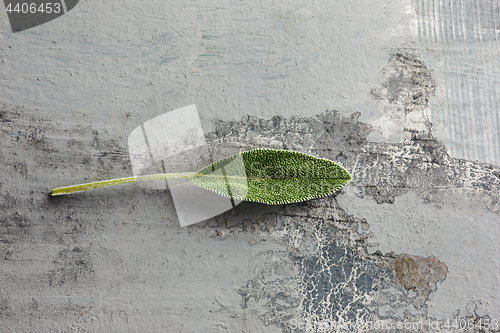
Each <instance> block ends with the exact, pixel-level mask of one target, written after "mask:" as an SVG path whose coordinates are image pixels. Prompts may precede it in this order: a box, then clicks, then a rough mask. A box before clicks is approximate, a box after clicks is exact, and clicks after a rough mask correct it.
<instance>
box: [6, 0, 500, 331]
mask: <svg viewBox="0 0 500 333" xmlns="http://www.w3.org/2000/svg"><path fill="white" fill-rule="evenodd" d="M0 18H1V20H0V38H1V41H0V87H1V89H0V102H2V104H1V111H0V112H1V113H0V121H1V123H0V125H1V130H2V131H1V141H0V142H1V145H2V148H1V154H0V165H1V167H2V168H1V171H0V175H1V178H0V191H1V193H0V206H1V208H2V210H1V211H0V223H1V225H0V239H1V243H0V252H1V256H0V257H1V259H0V260H1V261H0V275H1V276H0V281H1V282H0V287H1V288H0V330H3V331H6V332H7V331H26V332H51V331H56V330H61V331H64V332H66V331H78V330H81V331H116V332H122V331H137V330H151V331H162V332H200V331H201V332H221V331H222V332H282V331H287V332H288V331H291V330H290V325H287V323H290V320H291V319H296V320H299V321H300V320H302V321H307V320H317V318H320V317H321V315H323V318H326V319H331V320H338V319H339V318H340V317H342V318H348V317H349V316H350V312H349V311H350V310H345V308H344V309H336V308H335V306H334V305H333V304H334V300H332V299H330V298H328V297H326V296H324V298H321V297H323V296H321V293H319V292H318V294H317V295H316V296H311V295H310V294H308V293H307V292H305V290H307V288H306V287H305V286H306V285H307V283H310V281H309V280H307V279H306V278H304V276H306V275H304V273H303V272H302V271H301V269H303V271H304V272H306V271H307V268H308V267H316V268H317V267H323V268H324V267H333V266H335V265H336V264H333V266H330V261H329V260H332V261H333V262H336V261H337V259H342V260H340V262H342V263H345V264H344V266H339V267H343V268H342V269H343V271H346V270H347V268H346V267H351V268H352V267H355V268H356V267H357V268H356V269H354V270H353V271H352V272H354V271H356V270H357V271H359V272H361V271H363V272H364V271H366V272H370V274H368V275H366V276H365V275H362V274H361V275H356V274H355V273H352V274H351V275H349V274H345V275H342V274H340V273H338V272H337V273H335V272H334V271H328V270H327V271H328V272H330V273H328V274H326V275H321V273H317V274H319V275H317V279H316V278H315V279H312V280H311V281H314V282H311V283H313V284H314V285H315V286H316V287H317V286H319V285H321V284H322V283H323V282H324V281H327V282H328V283H331V284H328V283H327V285H328V286H330V287H325V288H326V289H325V290H327V291H328V290H330V291H332V294H331V295H340V294H342V293H343V292H346V291H339V290H336V289H335V288H340V287H338V286H343V285H342V283H341V282H342V281H344V280H342V278H341V277H345V278H346V281H347V280H349V281H351V282H349V283H354V285H355V286H357V287H352V286H350V285H349V283H347V282H346V285H345V286H343V287H342V288H344V289H345V290H354V291H353V293H354V295H358V296H359V295H363V297H361V298H360V299H361V300H360V301H359V302H360V303H359V304H361V305H359V304H358V303H357V302H358V301H356V300H355V298H356V297H354V299H353V300H351V301H349V302H350V303H349V302H348V304H351V305H353V304H357V305H356V306H359V307H360V308H359V309H361V310H360V311H361V312H363V313H365V314H366V316H368V317H369V318H372V319H373V318H375V319H377V318H378V319H386V320H393V321H394V322H395V323H396V322H403V321H404V320H428V319H439V320H443V321H444V320H446V319H450V318H469V319H470V318H473V319H474V320H479V318H483V319H484V318H485V316H489V318H490V319H496V320H500V312H499V309H500V298H499V297H500V290H499V275H498V272H499V271H500V270H499V269H500V255H499V251H498V249H499V239H500V231H499V230H500V229H499V228H498V224H499V222H500V218H499V216H498V214H499V212H500V209H499V201H498V195H497V193H499V192H498V190H499V180H498V165H500V140H499V134H498V129H499V127H500V121H499V113H500V111H499V110H498V108H497V101H498V99H499V97H500V96H498V90H499V89H500V88H497V85H498V69H497V59H498V44H499V42H498V33H499V31H500V30H499V29H500V27H499V24H500V11H499V6H498V4H497V3H496V2H495V1H479V0H478V1H473V0H471V1H425V2H424V1H413V2H411V1H383V2H374V1H368V0H366V1H358V2H356V3H352V2H350V1H333V2H332V1H302V0H297V1H281V2H279V3H266V2H264V3H262V2H246V3H244V2H237V3H235V2H226V1H219V0H218V1H213V2H210V3H208V2H206V1H188V2H182V3H178V2H166V1H150V2H148V3H147V4H143V3H138V2H133V1H110V2H97V1H89V0H87V1H85V0H82V1H80V2H79V4H78V5H77V6H76V7H75V8H74V9H73V10H71V12H68V13H67V14H65V15H63V16H62V17H60V18H58V19H56V20H53V21H51V22H48V23H46V24H44V25H41V26H38V27H35V28H32V29H29V30H26V31H23V32H20V33H16V34H13V33H12V32H11V30H10V27H9V22H8V18H7V16H6V14H5V13H4V12H3V13H1V16H0ZM398 55H399V56H398ZM422 96H423V97H422ZM190 104H196V106H197V108H198V111H199V113H200V117H201V121H202V125H203V128H204V130H205V133H207V140H208V141H214V142H216V141H219V140H229V141H236V142H239V143H244V144H246V145H247V146H248V147H257V146H268V147H273V148H281V149H294V150H299V151H304V152H309V153H314V154H316V155H320V156H324V157H328V158H331V159H336V160H337V161H338V162H339V163H344V164H345V165H346V167H347V168H348V170H349V171H351V173H352V174H353V176H354V181H353V183H352V184H351V185H349V186H348V187H346V189H345V190H344V191H343V192H342V193H340V194H338V195H337V196H334V197H330V198H329V199H325V200H320V201H318V202H316V203H315V202H313V203H307V204H305V205H298V206H297V205H291V206H290V207H282V206H277V207H265V206H262V205H252V204H250V205H243V206H240V208H239V209H237V210H236V211H235V212H229V213H227V214H226V215H224V216H223V217H217V218H214V219H212V220H211V221H208V222H205V223H202V224H201V225H199V226H192V227H188V228H180V227H179V225H178V221H177V220H176V219H177V218H176V215H175V210H174V207H173V203H172V200H171V198H170V197H169V194H168V192H167V193H165V192H158V191H154V190H147V189H141V188H139V187H135V186H133V185H132V186H128V187H121V188H117V189H114V188H110V189H109V190H108V189H103V190H101V191H99V192H98V191H95V193H92V194H88V195H81V196H73V197H68V198H64V199H60V200H54V199H50V198H49V197H48V193H50V190H51V189H52V188H54V187H58V186H64V185H70V184H74V183H80V182H83V181H93V180H98V179H108V178H113V177H123V176H128V175H131V166H130V161H129V159H128V152H127V137H128V135H129V133H130V132H131V131H132V130H133V129H134V128H136V127H137V126H140V125H141V124H142V123H143V122H145V121H147V120H149V119H151V118H153V117H155V116H158V115H160V114H162V113H164V112H167V111H170V110H173V109H176V108H179V107H183V106H186V105H190ZM327 109H338V110H340V111H339V112H338V113H335V115H332V114H327V115H326V116H325V115H323V116H321V115H322V114H323V113H324V112H325V110H327ZM356 112H359V114H358V113H356ZM246 115H251V116H256V117H258V118H261V119H262V120H260V121H259V120H258V119H256V118H252V117H246ZM318 115H319V116H318ZM350 115H354V116H353V117H351V116H350ZM274 116H282V117H283V118H279V119H278V120H274V122H275V123H276V122H278V123H280V124H286V126H285V127H286V128H285V127H280V128H279V129H276V128H272V124H273V122H272V121H271V122H269V123H266V122H265V121H266V120H269V119H271V118H272V117H274ZM295 116H298V117H295ZM242 117H243V118H242ZM219 119H220V120H221V122H217V121H218V120H219ZM231 122H232V123H231ZM251 123H255V124H257V125H254V126H253V127H252V126H251V125H249V124H251ZM329 128H335V131H334V132H335V133H341V134H342V135H340V134H335V135H334V134H331V133H330V132H328V131H327V129H329ZM214 131H215V134H209V133H211V132H214ZM412 131H413V132H412ZM325 133H328V135H330V136H328V137H327V139H325ZM412 133H413V134H412ZM415 133H419V134H418V135H417V134H415ZM412 135H413V136H412ZM353 138H354V139H353ZM433 139H436V140H437V141H433ZM426 163H431V164H432V165H433V166H435V168H434V169H432V170H434V171H435V175H436V177H435V178H433V176H432V175H434V173H433V172H434V171H432V170H431V171H429V170H430V169H427V167H426V165H427V164H426ZM484 163H489V164H484ZM374 170H375V171H374ZM436 170H437V171H436ZM377 172H378V173H377ZM429 174H430V175H431V176H429ZM391 177H392V178H391ZM398 177H399V178H398ZM394 179H398V180H399V181H400V183H398V182H396V181H394ZM444 179H446V181H444ZM249 212H251V213H249ZM252 214H253V215H252ZM247 220H250V222H248V221H247ZM270 220H271V221H273V222H272V223H271V222H269V221H270ZM266 221H267V222H266ZM280 221H281V222H280ZM325 221H326V222H325ZM245 223H247V224H248V223H250V224H251V225H252V227H251V228H250V227H248V228H247V227H245V225H246V224H245ZM325 223H326V224H325ZM329 223H330V224H329ZM269 225H273V227H272V228H271V227H269ZM279 225H282V226H284V227H281V228H280V227H278V226H279ZM315 225H320V226H323V227H322V228H321V229H320V230H319V231H318V230H315V227H314V226H315ZM358 227H359V228H358ZM332 230H334V231H332ZM311 234H314V235H316V236H318V237H316V238H314V237H311V238H308V237H306V236H304V235H311ZM367 236H369V238H368V240H366V239H365V238H366V237H367ZM353 239H360V241H359V242H360V243H356V242H355V243H352V242H351V241H352V240H353ZM325 244H327V245H328V244H337V245H336V246H337V248H341V249H344V250H345V251H344V250H343V251H344V252H343V254H338V253H337V252H328V251H329V250H328V251H327V250H325V251H326V252H324V253H326V257H327V258H329V259H328V260H326V262H324V263H323V264H322V265H323V266H322V265H319V266H318V265H313V264H311V258H316V254H317V251H319V249H330V248H331V247H329V246H327V245H325ZM359 244H362V245H359ZM294 251H295V252H294ZM296 251H298V252H296ZM376 251H380V253H379V254H377V252H376ZM351 252H352V255H351V254H349V253H351ZM391 252H392V254H391ZM398 256H403V257H404V256H412V257H411V258H413V259H412V260H414V262H416V263H417V264H418V265H419V274H416V275H414V276H417V277H419V278H424V279H427V276H426V275H425V274H424V272H423V271H422V270H421V269H422V267H423V266H422V265H424V263H430V262H432V263H433V264H432V265H434V266H432V267H434V268H435V269H436V272H437V271H439V269H441V268H442V267H445V268H446V269H445V271H446V274H445V277H439V278H438V276H441V275H439V274H438V273H435V274H434V275H432V274H430V273H429V274H430V275H429V276H431V277H429V278H428V279H427V282H426V283H428V286H424V287H422V284H420V282H418V283H417V284H416V285H415V286H416V287H415V290H411V288H410V290H408V288H406V287H404V283H403V282H401V279H399V281H398V277H397V274H396V273H395V271H394V270H395V268H394V261H395V260H399V259H401V258H403V257H398ZM294 258H295V259H294ZM297 258H299V259H300V260H299V259H297ZM398 258H399V259H398ZM404 258H407V257H404ZM408 258H409V257H408ZM426 258H427V259H426ZM429 258H431V259H429ZM432 258H436V259H437V261H432V260H434V259H432ZM308 260H309V261H308ZM425 260H427V261H425ZM318 262H320V261H318ZM436 262H437V264H436ZM372 263H375V264H372ZM384 265H385V266H384ZM429 265H430V264H429ZM443 265H444V266H443ZM372 266H373V267H372ZM270 267H271V268H272V269H271V268H270ZM335 267H336V266H335ZM316 268H315V269H316ZM323 268H322V269H323ZM317 269H318V271H317V272H320V271H322V269H319V268H317ZM323 271H324V270H323ZM339 274H340V275H339ZM312 276H316V275H314V274H313V275H312ZM318 276H319V277H318ZM339 276H340V277H339ZM367 276H368V277H367ZM432 276H434V277H432ZM304 281H309V282H304ZM321 281H323V282H321ZM334 281H337V282H335V283H334ZM339 281H340V282H339ZM352 281H354V282H352ZM377 281H378V282H377ZM384 281H385V282H384ZM358 282H359V283H358ZM325 283H326V282H325ZM377 283H379V284H380V286H381V287H380V289H379V290H376V288H375V287H374V286H375V285H377ZM367 285H368V286H370V288H371V289H370V290H369V291H366V292H365V291H363V288H362V286H367ZM349 288H351V289H349ZM344 289H343V290H344ZM315 290H316V289H315ZM318 290H319V289H318ZM334 290H336V291H335V292H333V291H334ZM381 290H382V291H381ZM339 293H340V294H339ZM346 293H347V292H346ZM327 294H328V293H327ZM245 295H246V296H245ZM280 295H281V296H280ZM283 295H285V296H283ZM328 295H329V294H328ZM342 295H344V294H342ZM331 297H333V296H331ZM335 297H337V296H335ZM339 297H340V296H339ZM313 300H315V301H313ZM335 300H337V299H336V298H335ZM315 302H317V303H315ZM322 302H323V303H322ZM339 304H340V302H339ZM322 309H329V310H328V311H327V312H325V313H323V314H322V312H321V311H323V310H322ZM334 309H336V310H334ZM352 309H355V306H354V305H353V306H352ZM344 310H345V311H344ZM325 311H326V310H325ZM353 311H354V310H353ZM454 316H455V317H454ZM368 317H365V318H368ZM297 332H298V330H297Z"/></svg>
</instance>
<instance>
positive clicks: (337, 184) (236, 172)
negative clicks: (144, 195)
mask: <svg viewBox="0 0 500 333" xmlns="http://www.w3.org/2000/svg"><path fill="white" fill-rule="evenodd" d="M351 180H352V178H351V175H350V174H349V172H348V171H347V170H346V169H344V168H343V167H341V166H340V165H338V164H336V163H334V162H332V161H330V160H327V159H323V158H318V157H314V156H311V155H307V154H304V153H299V152H295V151H288V150H274V149H254V150H249V151H246V152H243V153H240V154H238V155H234V156H231V157H227V158H225V159H222V160H219V161H217V162H215V163H213V164H211V165H209V166H207V167H206V168H203V169H202V170H200V171H199V172H198V174H197V175H196V176H195V177H193V178H191V181H192V182H193V183H194V184H195V185H197V186H199V187H201V188H204V189H206V190H210V191H213V192H216V193H218V194H220V195H222V196H225V197H228V198H230V199H237V200H243V201H253V202H260V203H265V204H269V205H278V204H288V203H294V202H300V201H306V200H310V199H316V198H321V197H325V196H328V195H330V194H332V193H334V192H336V191H338V190H340V189H341V188H342V187H344V186H345V185H347V184H348V183H349V182H350V181H351Z"/></svg>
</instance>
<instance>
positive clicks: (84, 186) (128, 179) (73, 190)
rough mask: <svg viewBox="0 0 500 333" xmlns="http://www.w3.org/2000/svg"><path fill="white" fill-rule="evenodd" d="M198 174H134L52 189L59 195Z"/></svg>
mask: <svg viewBox="0 0 500 333" xmlns="http://www.w3.org/2000/svg"><path fill="white" fill-rule="evenodd" d="M197 175H198V173H197V172H183V173H159V174H154V175H144V176H132V177H126V178H117V179H109V180H101V181H98V182H92V183H86V184H79V185H73V186H66V187H58V188H55V189H53V190H52V196H58V195H63V194H70V193H76V192H82V191H87V190H93V189H95V188H100V187H106V186H113V185H120V184H128V183H136V182H144V181H150V180H162V179H182V178H193V177H196V176H197Z"/></svg>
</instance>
